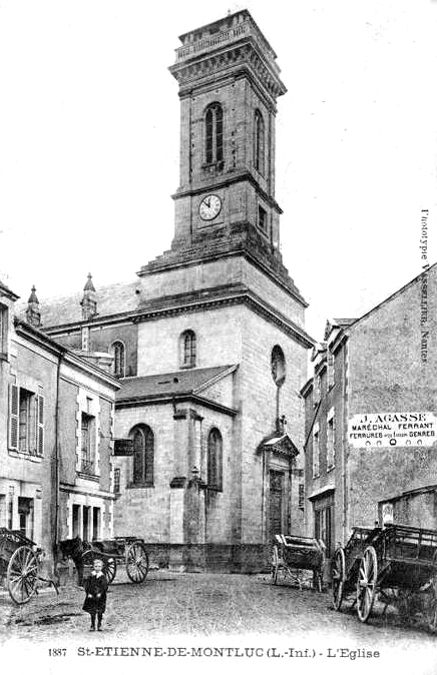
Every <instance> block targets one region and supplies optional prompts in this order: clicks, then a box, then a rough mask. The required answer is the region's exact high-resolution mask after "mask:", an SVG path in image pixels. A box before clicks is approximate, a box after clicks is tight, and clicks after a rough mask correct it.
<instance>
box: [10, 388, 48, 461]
mask: <svg viewBox="0 0 437 675" xmlns="http://www.w3.org/2000/svg"><path fill="white" fill-rule="evenodd" d="M44 422H45V406H44V396H42V394H35V393H34V392H33V391H29V390H28V389H25V388H24V387H19V386H17V385H16V384H11V385H10V386H9V449H10V450H18V451H19V452H22V453H27V454H30V455H38V456H42V455H43V453H44Z"/></svg>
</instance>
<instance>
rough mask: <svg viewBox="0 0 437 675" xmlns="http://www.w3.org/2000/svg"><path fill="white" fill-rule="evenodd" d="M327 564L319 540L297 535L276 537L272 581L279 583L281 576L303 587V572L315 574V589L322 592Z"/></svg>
mask: <svg viewBox="0 0 437 675" xmlns="http://www.w3.org/2000/svg"><path fill="white" fill-rule="evenodd" d="M324 562H325V551H324V546H323V544H322V543H321V542H319V541H318V540H317V539H313V538H311V537H300V536H297V535H285V534H277V535H275V543H274V545H273V560H272V581H273V583H274V584H277V583H278V579H279V576H280V574H282V575H283V577H284V578H285V577H289V578H290V579H291V580H292V581H294V582H295V583H298V584H299V587H300V588H301V587H302V578H301V577H302V574H301V573H302V570H309V571H311V572H312V573H313V575H312V581H313V587H314V588H315V589H316V590H318V591H321V590H322V582H323V566H324Z"/></svg>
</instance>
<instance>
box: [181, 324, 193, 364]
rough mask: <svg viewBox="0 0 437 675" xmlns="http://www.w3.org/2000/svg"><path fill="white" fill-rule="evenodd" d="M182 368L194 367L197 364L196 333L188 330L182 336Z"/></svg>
mask: <svg viewBox="0 0 437 675" xmlns="http://www.w3.org/2000/svg"><path fill="white" fill-rule="evenodd" d="M180 351H181V358H180V364H181V368H194V366H195V365H196V333H195V332H194V331H192V330H186V331H184V332H183V333H182V335H181V337H180Z"/></svg>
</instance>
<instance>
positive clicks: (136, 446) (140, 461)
mask: <svg viewBox="0 0 437 675" xmlns="http://www.w3.org/2000/svg"><path fill="white" fill-rule="evenodd" d="M129 438H130V439H131V440H132V441H133V477H132V483H133V484H134V485H141V486H143V487H152V486H153V464H154V454H155V441H154V436H153V431H152V430H151V428H150V427H149V426H147V424H138V425H137V426H136V427H134V428H133V429H132V430H131V432H130V434H129Z"/></svg>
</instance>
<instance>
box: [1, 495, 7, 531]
mask: <svg viewBox="0 0 437 675" xmlns="http://www.w3.org/2000/svg"><path fill="white" fill-rule="evenodd" d="M0 527H7V510H6V495H0Z"/></svg>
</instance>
